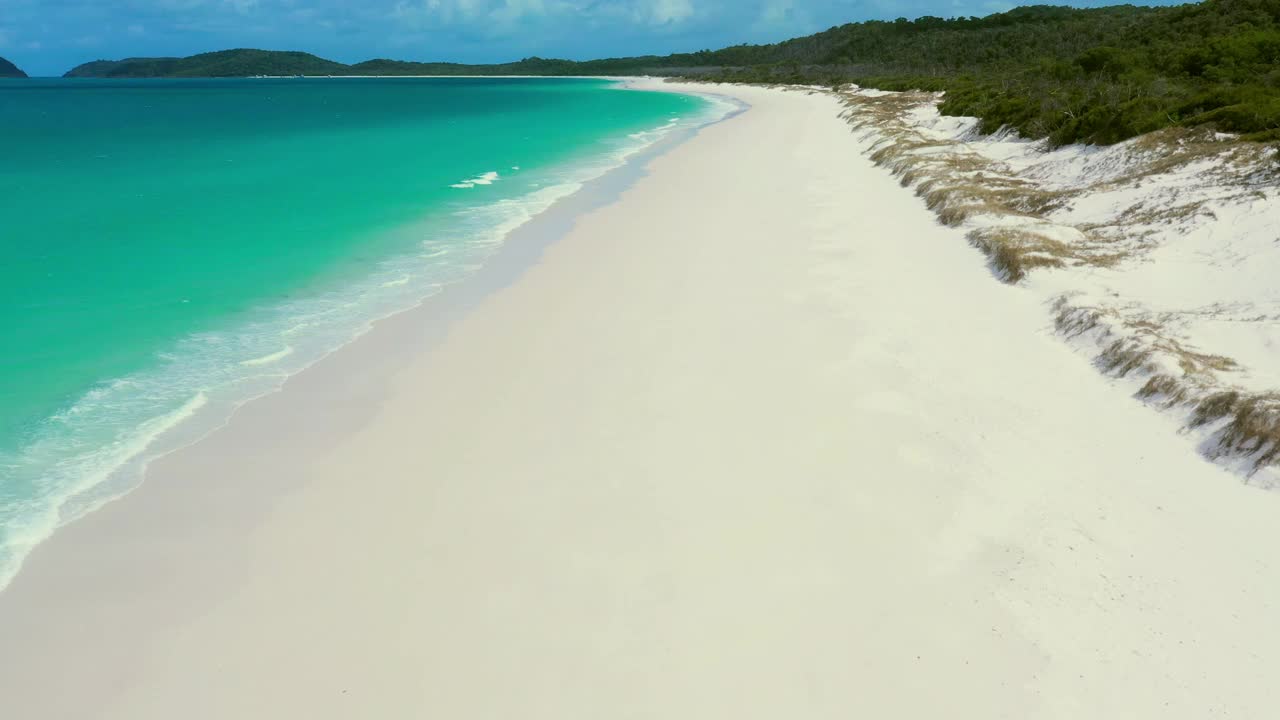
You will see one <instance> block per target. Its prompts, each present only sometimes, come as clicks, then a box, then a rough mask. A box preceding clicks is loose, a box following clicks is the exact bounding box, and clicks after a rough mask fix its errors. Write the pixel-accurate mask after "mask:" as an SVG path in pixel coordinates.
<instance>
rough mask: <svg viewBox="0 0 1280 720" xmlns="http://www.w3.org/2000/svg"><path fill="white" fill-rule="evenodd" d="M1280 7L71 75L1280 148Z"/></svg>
mask: <svg viewBox="0 0 1280 720" xmlns="http://www.w3.org/2000/svg"><path fill="white" fill-rule="evenodd" d="M1278 73H1280V0H1207V1H1206V2H1203V3H1199V4H1193V5H1180V6H1173V7H1135V6H1132V5H1119V6H1114V7H1104V8H1092V9H1076V8H1069V7H1054V6H1047V5H1037V6H1031V7H1021V8H1016V9H1014V10H1010V11H1008V12H1003V13H996V14H994V15H989V16H987V17H982V18H978V17H959V18H951V19H943V18H938V17H922V18H919V19H917V20H914V21H910V20H906V19H898V20H895V21H892V22H883V21H869V22H861V23H852V24H848V25H842V26H840V27H833V28H830V29H829V30H825V31H823V32H820V33H817V34H814V35H809V36H806V37H801V38H795V39H793V40H787V41H784V42H781V43H776V44H772V45H737V46H734V47H728V48H724V49H721V50H715V51H710V50H704V51H701V52H695V53H677V54H674V55H665V56H656V55H651V56H642V57H628V58H612V59H605V60H590V61H584V62H575V61H571V60H548V59H543V58H537V57H531V58H526V59H524V60H520V61H518V62H511V63H505V64H496V65H464V64H459V63H421V62H403V61H397V60H381V59H380V60H368V61H365V62H361V63H356V64H354V65H346V64H343V63H339V62H334V61H332V60H326V59H324V58H321V57H317V56H315V55H311V54H308V53H303V52H275V51H265V50H243V49H242V50H226V51H222V52H213V53H204V54H202V55H194V56H192V57H187V58H129V59H126V60H99V61H95V62H91V63H86V64H84V65H81V66H79V67H76V68H75V69H73V70H71V71H70V72H68V73H67V77H100V78H101V77H106V78H140V77H252V76H255V75H320V76H325V75H335V76H337V75H347V76H350V75H378V76H396V75H671V76H684V77H694V78H701V79H708V80H719V81H729V82H763V83H800V84H821V85H828V86H833V85H839V84H844V83H850V82H853V83H857V84H859V85H862V86H865V87H872V88H879V89H883V90H912V89H916V90H942V91H946V93H947V94H946V99H945V102H943V104H942V106H941V110H942V112H943V113H945V114H948V115H969V116H976V117H979V118H982V120H983V123H982V129H983V130H984V131H987V132H994V131H996V130H998V129H1000V128H1002V127H1008V128H1012V129H1015V130H1017V131H1018V132H1019V133H1020V134H1021V135H1023V136H1024V137H1030V138H1045V137H1047V138H1049V139H1050V140H1051V141H1052V142H1053V143H1054V144H1065V143H1072V142H1090V143H1098V144H1110V143H1115V142H1119V141H1121V140H1125V139H1128V138H1131V137H1135V136H1137V135H1141V134H1143V133H1147V132H1150V131H1152V130H1158V129H1160V128H1163V127H1169V126H1199V125H1209V126H1213V127H1216V128H1218V129H1221V130H1224V131H1228V132H1236V133H1241V134H1244V135H1245V136H1246V137H1247V138H1248V139H1251V140H1258V141H1269V140H1277V139H1280V82H1277V81H1276V77H1277V74H1278Z"/></svg>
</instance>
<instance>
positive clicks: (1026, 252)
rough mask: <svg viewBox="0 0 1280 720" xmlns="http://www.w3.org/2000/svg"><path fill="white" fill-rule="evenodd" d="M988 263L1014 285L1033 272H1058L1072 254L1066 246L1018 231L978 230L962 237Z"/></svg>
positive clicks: (1017, 229) (1013, 228)
mask: <svg viewBox="0 0 1280 720" xmlns="http://www.w3.org/2000/svg"><path fill="white" fill-rule="evenodd" d="M966 237H967V238H968V239H969V244H970V245H972V246H974V247H976V248H978V249H979V250H981V251H982V252H983V254H985V255H986V256H987V258H988V260H989V261H990V262H991V266H992V269H993V270H994V271H995V273H996V275H997V276H999V277H1000V279H1001V280H1004V281H1005V282H1007V283H1018V282H1021V281H1022V279H1023V278H1025V277H1026V276H1027V273H1028V272H1030V271H1031V270H1033V269H1035V268H1042V267H1054V268H1060V267H1064V266H1066V264H1067V261H1068V260H1070V259H1073V258H1075V254H1074V253H1073V252H1072V250H1071V248H1070V247H1068V246H1067V245H1066V243H1063V242H1060V241H1057V240H1053V239H1051V238H1047V237H1045V236H1044V235H1041V234H1038V233H1036V232H1033V231H1030V230H1027V229H1024V228H1019V227H990V228H979V229H977V230H973V231H971V232H969V234H968V235H967V236H966Z"/></svg>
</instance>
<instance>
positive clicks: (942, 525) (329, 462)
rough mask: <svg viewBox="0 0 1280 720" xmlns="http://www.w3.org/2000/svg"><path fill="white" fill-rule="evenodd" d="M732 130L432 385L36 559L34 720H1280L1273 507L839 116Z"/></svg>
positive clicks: (770, 120)
mask: <svg viewBox="0 0 1280 720" xmlns="http://www.w3.org/2000/svg"><path fill="white" fill-rule="evenodd" d="M731 92H733V93H735V94H738V95H739V96H741V97H743V98H745V99H746V100H748V101H749V102H751V103H752V104H753V106H754V107H753V109H752V110H750V111H748V112H747V113H745V114H743V115H740V116H738V117H736V118H733V119H731V120H729V121H726V122H724V123H721V124H719V125H716V126H713V127H711V128H708V129H706V130H705V131H703V132H702V133H701V134H700V135H699V136H697V137H696V138H694V139H692V140H690V141H688V142H687V143H685V144H683V145H681V146H679V147H677V148H676V149H674V150H673V151H671V152H669V153H667V154H665V155H663V156H661V157H659V158H657V159H656V160H654V161H653V162H652V163H651V167H650V174H649V175H648V177H645V178H643V179H641V180H639V181H638V182H637V183H636V184H635V185H634V186H633V187H631V188H630V189H629V190H627V191H626V192H625V194H624V195H623V196H622V199H621V201H619V202H617V203H615V204H612V205H609V206H607V207H605V208H603V209H600V210H597V211H595V212H592V213H590V214H589V215H587V216H585V217H584V218H582V219H581V220H580V222H579V223H578V224H577V226H576V227H575V228H574V229H573V231H572V232H570V233H569V234H568V236H567V237H565V238H563V239H562V240H560V241H559V242H557V243H556V244H555V245H553V246H552V247H551V248H550V249H549V250H548V252H547V253H546V254H545V256H544V258H543V260H542V262H541V263H539V264H538V265H536V266H535V267H532V268H531V269H530V270H529V271H528V272H526V273H525V274H524V275H523V276H522V277H520V278H519V280H518V281H516V282H515V283H514V284H513V285H511V286H510V287H508V288H506V289H503V290H500V291H498V292H496V293H495V294H493V295H492V296H490V297H488V298H487V299H486V300H485V301H484V302H483V303H482V304H481V305H480V306H479V307H478V308H477V309H475V310H474V311H473V312H471V313H469V314H468V315H466V316H465V317H464V318H462V319H461V320H460V321H458V322H456V323H454V324H453V325H452V326H451V327H450V330H449V332H448V334H447V336H446V337H445V338H444V339H443V341H442V342H441V343H439V344H438V346H436V347H435V348H434V349H433V350H431V351H430V352H425V353H417V354H414V355H413V356H412V357H409V358H408V359H406V360H404V361H403V362H397V363H389V362H387V361H386V360H385V357H386V353H384V352H375V351H374V350H371V349H370V348H373V349H375V350H376V348H377V347H378V346H377V342H383V343H384V344H385V342H386V336H387V333H388V332H389V330H388V329H387V328H380V330H379V331H375V333H374V334H373V335H375V336H376V335H379V333H381V335H382V340H381V341H379V340H378V339H377V338H374V337H373V336H370V337H367V338H365V339H362V340H361V341H360V342H358V343H356V344H355V345H353V346H352V348H351V349H349V350H348V351H344V353H343V354H342V355H343V359H342V360H341V361H332V362H326V363H323V364H321V365H320V366H317V367H316V368H313V369H312V370H311V371H309V372H308V373H304V376H303V377H301V378H299V381H298V382H292V383H290V385H289V386H288V387H286V389H285V390H284V391H283V392H282V393H280V394H278V395H276V396H273V397H272V398H268V399H267V400H265V401H261V402H259V403H255V404H254V405H251V406H249V407H248V408H246V409H245V410H244V411H243V412H242V413H241V414H240V415H239V416H238V417H237V418H236V419H235V420H234V421H233V422H232V424H231V425H230V426H229V427H228V428H226V429H225V430H224V431H222V432H220V433H218V434H216V435H215V436H213V437H211V438H210V439H208V440H206V441H205V442H204V443H202V444H200V445H199V446H197V447H195V448H192V449H190V450H188V451H184V452H182V453H178V454H176V455H174V456H171V457H170V458H168V459H166V460H165V461H163V462H161V463H159V464H158V465H157V466H156V467H155V468H154V471H153V473H152V477H151V478H150V479H149V482H148V485H147V486H146V487H144V488H143V489H142V490H140V491H139V492H136V493H134V494H133V495H131V496H129V497H128V498H126V499H125V500H123V501H120V502H117V503H114V504H112V505H111V506H108V507H107V508H105V509H104V510H102V511H99V512H98V513H96V514H94V515H93V516H91V517H89V518H87V519H86V520H84V521H82V522H81V523H78V524H77V525H76V526H74V527H72V528H69V529H68V530H66V531H65V532H64V533H62V534H61V535H60V536H59V537H56V538H54V539H53V540H52V541H50V542H49V543H48V544H47V545H46V546H44V547H42V548H40V549H39V550H38V551H37V552H36V553H35V554H34V555H33V557H32V559H31V561H30V562H29V564H28V567H27V569H26V570H24V572H23V574H22V575H21V576H20V577H19V578H18V580H17V581H16V582H15V583H14V585H13V586H12V587H11V588H10V589H9V590H8V591H6V592H5V593H4V594H2V595H0V715H3V716H4V717H7V718H9V717H11V718H21V719H22V720H42V719H45V718H76V719H83V718H112V719H126V718H127V719H128V720H151V719H155V720H162V719H163V720H173V719H174V718H184V719H191V718H202V719H203V718H307V719H308V720H311V719H317V718H426V717H440V718H495V719H496V718H502V719H503V720H509V719H510V718H547V719H548V720H550V719H553V718H554V719H556V720H564V719H566V718H582V719H584V720H586V719H591V720H598V719H600V718H614V719H620V718H663V719H664V720H671V719H676V718H689V719H691V720H693V719H697V720H705V719H707V718H738V719H740V718H770V719H776V718H850V717H884V718H938V717H946V718H974V719H975V720H976V719H982V720H990V719H991V718H1072V719H1073V720H1079V719H1081V718H1126V719H1132V718H1161V719H1167V718H1197V719H1200V718H1208V717H1235V718H1262V717H1269V716H1271V715H1273V714H1274V711H1275V708H1276V707H1280V685H1278V684H1277V683H1276V682H1275V681H1274V677H1273V676H1274V673H1275V670H1276V669H1277V668H1280V664H1278V661H1280V624H1278V623H1280V621H1278V619H1277V613H1276V609H1275V608H1274V607H1273V601H1272V599H1273V598H1275V597H1280V594H1278V592H1280V571H1278V570H1277V568H1276V567H1274V563H1273V557H1274V556H1275V553H1276V550H1275V547H1276V542H1275V540H1276V538H1277V537H1278V536H1280V530H1278V529H1277V528H1280V505H1278V502H1280V501H1278V499H1277V496H1276V495H1274V494H1270V493H1264V492H1261V491H1258V490H1255V489H1251V488H1248V487H1245V486H1243V485H1242V484H1241V483H1240V482H1239V481H1238V480H1237V479H1236V478H1234V477H1232V476H1229V475H1227V474H1225V473H1224V472H1221V471H1219V470H1217V469H1215V468H1214V467H1212V466H1210V465H1208V464H1207V463H1205V462H1203V461H1201V460H1200V459H1199V458H1197V457H1196V455H1195V453H1194V450H1193V449H1192V448H1191V447H1190V444H1189V443H1185V442H1183V441H1182V440H1181V439H1180V438H1178V437H1177V436H1176V435H1175V434H1174V432H1173V429H1172V427H1171V425H1170V424H1168V423H1167V422H1166V421H1165V420H1163V419H1161V418H1160V417H1159V416H1157V415H1156V414H1154V413H1152V412H1150V411H1149V410H1147V409H1145V408H1143V407H1141V406H1140V405H1139V404H1138V403H1136V402H1134V401H1133V400H1131V399H1130V398H1128V397H1126V395H1125V393H1124V392H1123V391H1121V390H1119V389H1118V388H1116V387H1113V386H1111V385H1110V384H1109V383H1108V382H1107V381H1106V380H1104V379H1103V378H1101V377H1100V376H1099V375H1098V374H1097V373H1096V372H1095V371H1094V370H1093V369H1092V368H1090V367H1089V366H1088V365H1087V363H1086V362H1085V361H1084V360H1082V359H1080V358H1079V357H1078V356H1076V355H1074V354H1072V353H1071V351H1069V350H1068V349H1067V348H1066V347H1065V346H1063V345H1062V344H1061V343H1060V342H1059V341H1057V340H1056V339H1055V338H1053V337H1052V336H1051V335H1050V334H1049V333H1048V330H1047V324H1048V317H1047V314H1046V312H1045V311H1044V309H1043V308H1041V307H1039V306H1038V305H1037V304H1036V302H1035V300H1034V299H1033V298H1031V297H1030V296H1029V295H1028V294H1026V293H1022V292H1020V291H1019V290H1017V289H1014V288H1010V287H1007V286H1004V285H1002V284H1000V283H998V282H996V281H994V280H993V279H992V278H991V277H990V276H989V273H988V272H987V270H986V268H985V267H984V264H983V259H982V257H981V256H980V255H979V254H978V253H977V252H976V251H973V250H971V249H970V248H969V247H968V246H967V245H966V243H965V242H964V240H963V238H962V237H961V236H960V235H959V234H958V233H957V232H955V231H953V230H950V229H946V228H942V227H940V226H938V225H936V224H935V222H934V220H933V218H932V215H931V214H929V213H928V212H927V211H926V210H925V209H924V208H923V207H922V206H921V204H920V202H919V200H917V199H916V198H915V197H913V196H912V195H911V193H910V192H908V191H906V190H903V189H902V188H900V187H899V186H898V185H897V182H896V181H895V180H894V179H892V178H891V177H889V176H888V174H886V173H884V172H883V171H881V170H878V169H876V168H874V167H872V166H871V165H870V163H869V162H868V161H867V160H866V159H865V158H864V157H863V156H862V155H861V154H860V153H859V151H858V147H857V145H856V142H855V140H854V139H853V138H852V136H851V135H850V133H849V131H848V128H847V127H846V126H845V125H844V123H842V122H840V121H839V120H837V119H836V114H837V112H838V108H837V106H836V104H835V102H834V101H832V100H830V99H828V98H824V97H820V96H812V97H811V96H805V95H802V94H798V93H781V92H776V91H768V90H761V89H751V88H741V89H735V90H732V91H731ZM414 318H415V316H414V315H413V314H412V313H410V314H409V315H406V316H401V318H399V319H398V320H397V322H399V323H401V326H402V327H403V324H404V323H406V322H412V321H415V319H414ZM388 327H392V328H394V327H395V326H394V325H392V326H388ZM393 339H394V338H393ZM361 343H364V344H365V346H366V348H365V350H364V351H361V350H360V346H361ZM362 352H363V353H364V354H363V355H362V354H361V353H362ZM384 370H385V371H386V372H383V371H384ZM386 373H391V374H390V375H389V376H388V375H387V374H386Z"/></svg>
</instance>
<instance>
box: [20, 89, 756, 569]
mask: <svg viewBox="0 0 1280 720" xmlns="http://www.w3.org/2000/svg"><path fill="white" fill-rule="evenodd" d="M616 80H617V83H616V84H617V85H618V86H619V87H620V88H626V89H633V90H636V91H647V90H658V91H662V88H661V87H634V86H635V85H636V81H637V79H636V78H621V79H616ZM640 85H643V81H642V80H641V82H640ZM684 94H688V95H703V96H705V95H706V94H705V93H696V92H688V93H684ZM741 110H742V109H741V108H738V109H735V110H727V111H725V112H724V114H723V115H722V116H721V117H720V118H718V119H715V118H712V119H706V120H703V119H698V120H696V121H695V122H696V123H697V124H693V125H689V126H684V127H677V128H674V129H670V130H664V129H661V128H660V129H659V130H660V134H659V135H658V139H657V140H649V141H647V142H648V144H645V145H641V146H640V147H639V149H628V150H627V152H626V154H625V155H623V156H621V159H620V160H617V163H618V164H616V165H614V166H613V167H612V168H610V169H608V170H605V171H604V173H603V174H602V175H597V176H595V177H588V178H587V179H586V181H585V182H583V183H582V186H581V187H579V188H578V189H577V190H575V191H573V192H571V193H570V194H569V195H567V196H564V197H561V198H558V199H555V200H554V201H552V203H551V205H549V206H547V207H546V208H545V209H543V210H541V211H539V212H537V213H536V214H534V215H533V216H532V217H531V218H530V219H529V220H526V221H525V222H524V224H523V225H520V226H517V228H516V229H515V230H514V231H512V232H509V233H507V236H506V239H505V240H503V241H502V242H501V243H500V244H499V245H498V248H499V249H498V251H497V254H495V255H493V256H490V257H488V258H486V259H485V260H484V261H483V262H482V263H481V264H480V265H479V267H482V268H483V267H485V266H487V265H489V264H490V263H491V262H497V263H503V262H505V261H504V260H503V254H504V253H505V251H506V243H508V242H510V241H512V240H515V241H517V242H519V241H521V240H523V242H533V243H535V244H542V243H543V241H542V239H541V237H540V236H541V235H543V234H546V233H551V232H562V231H563V228H564V227H565V226H566V222H565V221H563V219H562V218H561V216H563V215H570V216H571V215H573V214H574V213H576V212H577V211H574V210H572V209H571V210H568V211H565V210H563V209H560V208H561V207H562V205H564V206H566V207H569V208H573V207H577V205H575V204H574V203H573V202H572V199H573V198H577V197H579V196H582V195H583V194H584V193H585V194H587V195H593V194H600V195H601V196H611V195H612V194H613V193H616V192H617V191H618V189H617V185H618V183H619V181H618V179H617V178H618V177H630V175H629V171H628V168H630V167H632V166H636V165H642V164H643V163H644V162H645V161H646V159H648V158H651V157H653V156H655V155H657V154H661V153H662V152H664V151H665V150H666V149H668V148H670V147H672V146H674V145H677V144H679V142H681V141H682V140H683V139H687V138H688V137H690V136H692V135H693V134H695V133H696V132H697V131H698V129H699V128H700V127H703V126H705V125H707V124H711V123H714V122H719V121H721V120H723V119H724V118H726V117H729V116H731V115H732V114H734V113H736V112H741ZM714 112H718V111H716V110H713V109H711V108H707V109H704V110H703V111H701V113H703V114H708V113H714ZM646 132H653V131H646ZM633 137H634V136H633ZM592 162H595V161H594V160H592ZM586 165H588V166H589V165H591V163H586ZM591 172H595V170H591ZM573 182H575V183H576V182H578V179H574V180H573ZM566 203H567V205H566ZM590 204H591V203H590V202H588V203H587V204H586V205H583V206H584V207H586V206H589V205H590ZM544 215H549V218H548V220H547V221H546V227H548V228H552V227H554V228H557V230H541V229H539V228H542V227H543V226H542V225H540V224H538V221H539V219H540V218H542V217H543V216H544ZM530 224H533V225H534V227H533V229H532V230H531V231H530V232H527V233H525V234H523V235H522V234H521V233H522V232H524V228H525V227H526V226H528V225H530ZM534 261H535V259H533V258H523V259H522V260H521V262H523V263H526V264H531V263H532V262H534ZM522 267H523V266H522ZM471 275H474V272H473V273H471ZM471 275H465V276H463V277H461V278H460V279H456V280H454V281H452V282H448V283H445V284H444V285H443V286H442V287H441V289H440V290H436V291H434V292H432V294H430V295H427V296H425V297H418V298H417V299H416V300H410V301H409V304H407V305H398V307H399V309H395V310H390V311H389V313H388V308H389V307H395V306H396V305H395V304H392V303H391V301H388V302H384V303H383V306H379V307H375V308H371V309H372V310H374V314H373V315H372V317H373V319H372V320H368V321H367V322H366V324H365V325H364V326H363V327H360V328H358V329H356V330H354V331H353V332H354V334H353V335H351V336H350V337H347V338H346V339H345V340H344V341H343V342H341V344H338V345H335V346H332V347H329V348H328V349H327V350H325V351H324V352H323V353H322V354H320V355H318V356H316V357H314V358H313V359H310V360H308V361H307V364H305V365H303V366H302V367H301V368H300V369H296V370H295V369H290V370H288V371H285V372H284V373H282V374H280V375H279V377H276V376H274V375H273V376H271V377H269V378H267V379H264V380H262V381H254V380H253V379H252V378H250V379H248V380H245V381H242V382H243V384H245V385H246V386H247V389H246V393H247V394H239V395H235V396H230V395H228V393H227V392H226V391H227V387H225V384H224V385H223V386H218V385H215V386H205V387H198V388H195V389H194V390H193V391H192V392H193V395H192V396H191V397H190V399H188V400H187V401H186V402H185V403H184V404H183V405H182V406H181V407H178V408H176V409H173V410H171V411H168V412H167V413H165V414H162V415H157V416H154V417H152V418H150V419H148V420H147V422H146V423H145V424H144V427H151V426H154V427H155V428H156V431H155V432H153V433H150V434H148V435H146V436H145V437H132V436H131V437H129V438H128V439H129V444H130V445H131V446H133V447H134V448H136V449H133V450H132V454H131V455H130V456H128V457H127V458H125V459H123V460H122V461H120V462H119V463H118V464H116V465H114V466H113V467H111V469H110V470H107V471H99V470H94V471H93V473H90V471H88V470H86V471H85V472H86V474H97V473H99V472H101V473H102V475H103V476H104V477H105V478H106V479H103V480H98V481H93V482H91V483H88V484H86V485H84V487H82V488H81V489H80V490H79V491H78V492H77V493H75V494H73V495H70V496H68V497H66V498H64V499H63V501H62V504H61V505H60V506H59V510H60V511H61V515H62V516H63V517H61V518H58V519H57V520H56V521H51V523H50V524H49V525H45V524H43V523H42V524H35V523H32V524H31V529H30V530H29V531H27V532H25V533H24V535H23V537H24V538H26V537H27V536H33V537H37V538H38V539H37V540H35V541H34V542H33V543H31V544H29V545H27V546H26V547H25V548H24V549H23V550H22V551H21V552H20V553H19V554H18V557H19V558H22V559H20V560H19V566H18V572H20V570H21V563H22V562H25V557H26V556H27V555H28V554H29V553H30V552H31V550H32V548H33V547H39V545H40V544H41V543H43V542H46V541H48V540H49V538H50V537H52V536H53V535H54V534H56V533H58V532H60V531H61V530H63V529H64V528H66V527H67V526H69V525H71V524H74V523H75V522H78V521H79V520H80V519H81V518H83V517H85V516H86V515H89V514H92V513H93V512H96V511H97V510H98V509H100V508H101V507H102V506H103V505H105V504H108V503H111V502H115V501H117V500H119V499H121V498H123V497H125V496H127V495H128V494H130V493H132V492H134V491H136V490H138V488H139V487H141V486H142V485H143V484H144V483H145V482H146V476H147V468H148V466H149V465H150V464H151V463H152V462H155V461H157V460H159V459H161V458H163V457H165V456H168V455H170V454H172V453H175V452H180V451H182V450H183V449H185V448H188V447H190V446H192V445H194V444H196V443H199V442H201V441H203V440H204V439H206V438H207V437H208V436H209V435H210V434H212V433H215V432H217V431H218V430H220V429H221V428H223V427H225V426H226V425H227V424H228V423H229V422H231V421H232V419H233V418H234V416H235V415H236V414H237V413H238V412H239V410H240V409H241V408H243V407H244V406H245V405H246V404H249V403H252V402H254V401H256V400H258V399H260V398H262V397H264V396H267V395H270V394H273V393H277V392H280V390H281V389H282V387H283V385H284V384H285V383H287V382H289V381H290V380H291V378H293V377H294V376H296V375H298V374H299V373H302V372H307V371H308V370H309V369H310V368H311V367H312V366H313V365H315V364H316V363H318V362H322V361H323V360H324V358H325V357H327V356H328V355H330V354H332V353H334V352H337V351H339V350H341V349H342V348H343V347H345V346H347V345H349V344H351V343H353V342H357V341H359V340H360V338H361V337H362V336H364V335H365V334H367V333H369V332H371V331H372V329H373V327H374V326H375V325H376V324H378V323H380V322H382V321H384V320H387V319H389V318H390V317H393V316H395V315H397V314H400V313H403V312H413V311H415V310H419V309H420V308H422V307H423V306H424V305H427V304H432V305H433V306H435V305H439V306H441V307H449V306H450V304H451V302H450V301H449V300H447V299H439V300H438V299H437V297H438V296H439V295H440V294H441V293H442V292H449V291H450V290H452V289H453V288H456V287H457V286H459V285H467V284H470V283H471V282H472V277H471ZM476 282H477V287H480V288H485V289H484V290H483V292H491V291H492V290H493V289H494V287H496V286H490V285H489V284H486V281H485V280H483V279H480V280H477V281H476ZM460 294H461V293H460ZM468 302H470V301H468ZM257 360H261V358H258V359H257ZM241 364H242V365H246V366H250V365H252V366H256V365H257V362H256V361H249V362H248V363H241ZM125 379H128V376H126V377H125ZM49 527H51V528H52V529H48V528H49ZM6 567H7V566H4V565H0V593H2V592H3V591H4V588H5V587H7V584H8V582H10V581H11V579H12V576H10V575H9V574H8V573H6V572H3V571H4V570H5V569H6Z"/></svg>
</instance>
